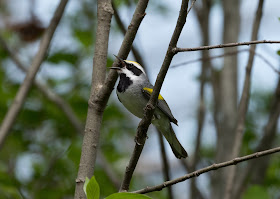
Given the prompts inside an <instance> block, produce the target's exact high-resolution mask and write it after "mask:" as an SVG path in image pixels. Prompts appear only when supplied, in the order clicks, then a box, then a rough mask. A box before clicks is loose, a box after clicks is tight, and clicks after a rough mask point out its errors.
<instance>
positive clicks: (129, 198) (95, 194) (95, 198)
mask: <svg viewBox="0 0 280 199" xmlns="http://www.w3.org/2000/svg"><path fill="white" fill-rule="evenodd" d="M84 192H85V193H86V196H87V199H99V193H100V188H99V184H98V183H97V181H96V179H95V177H94V176H92V178H91V179H90V180H89V179H88V178H86V181H85V184H84ZM149 198H150V197H148V196H145V195H141V194H135V193H114V194H112V195H110V196H108V197H106V199H149Z"/></svg>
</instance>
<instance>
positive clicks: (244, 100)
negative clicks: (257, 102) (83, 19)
mask: <svg viewBox="0 0 280 199" xmlns="http://www.w3.org/2000/svg"><path fill="white" fill-rule="evenodd" d="M263 2H264V0H259V5H258V9H257V12H256V18H255V21H254V25H253V31H252V36H251V39H252V40H256V39H257V37H258V32H259V27H260V23H261V18H262V9H263ZM250 50H251V51H250V54H249V59H248V63H247V66H246V75H245V81H244V85H243V91H242V96H241V100H240V103H239V106H238V113H237V126H236V130H235V138H234V144H233V149H232V154H231V156H230V157H232V158H233V157H237V156H238V155H239V152H240V148H241V145H242V138H243V131H244V129H245V120H246V113H247V110H248V105H249V99H250V88H251V71H252V67H253V63H254V51H255V50H256V45H252V46H251V47H250ZM228 172H229V174H228V179H227V182H226V190H225V199H231V198H232V195H233V194H232V190H233V184H234V179H235V175H236V167H231V168H229V171H228Z"/></svg>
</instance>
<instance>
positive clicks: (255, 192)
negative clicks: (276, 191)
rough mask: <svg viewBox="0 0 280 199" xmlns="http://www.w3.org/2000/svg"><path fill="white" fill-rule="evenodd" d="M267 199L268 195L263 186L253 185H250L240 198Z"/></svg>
mask: <svg viewBox="0 0 280 199" xmlns="http://www.w3.org/2000/svg"><path fill="white" fill-rule="evenodd" d="M251 198H254V199H269V198H270V196H269V194H268V192H267V190H266V189H265V188H264V187H261V186H258V185H254V186H251V187H250V188H249V189H248V190H247V191H246V192H245V194H244V196H243V197H242V199H251Z"/></svg>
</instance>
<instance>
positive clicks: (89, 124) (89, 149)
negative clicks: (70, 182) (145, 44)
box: [74, 0, 114, 199]
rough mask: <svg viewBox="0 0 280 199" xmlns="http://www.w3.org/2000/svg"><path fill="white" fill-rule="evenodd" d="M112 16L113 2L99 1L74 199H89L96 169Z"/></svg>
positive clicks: (108, 0) (109, 0)
mask: <svg viewBox="0 0 280 199" xmlns="http://www.w3.org/2000/svg"><path fill="white" fill-rule="evenodd" d="M113 13H114V11H113V8H112V5H111V0H98V1H97V30H96V42H95V51H94V57H93V70H92V82H91V92H90V98H89V101H88V113H87V120H86V125H85V135H84V139H83V145H82V153H81V159H80V164H79V171H78V176H77V179H76V189H75V196H74V198H75V199H85V198H86V195H85V193H84V190H83V185H84V181H85V178H86V177H88V178H91V176H92V175H93V172H94V168H95V161H96V157H97V148H98V144H99V136H100V128H101V124H102V118H103V112H104V109H105V105H104V103H103V102H101V101H99V99H98V94H97V93H98V92H99V91H100V90H101V88H102V86H103V84H104V82H105V78H106V65H107V53H108V43H109V33H110V27H111V19H112V15H113Z"/></svg>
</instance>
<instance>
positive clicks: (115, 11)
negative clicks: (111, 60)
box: [112, 1, 146, 68]
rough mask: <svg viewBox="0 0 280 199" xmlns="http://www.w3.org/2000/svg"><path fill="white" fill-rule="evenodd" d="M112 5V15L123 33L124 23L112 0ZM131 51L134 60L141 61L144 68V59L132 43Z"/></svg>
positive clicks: (124, 29)
mask: <svg viewBox="0 0 280 199" xmlns="http://www.w3.org/2000/svg"><path fill="white" fill-rule="evenodd" d="M112 6H113V9H114V17H115V19H116V22H117V24H118V26H119V28H120V29H121V31H122V33H123V34H124V35H125V34H126V32H127V29H126V28H125V25H124V23H123V21H122V20H121V17H120V15H119V12H118V9H117V8H116V6H115V3H114V1H113V2H112ZM131 51H132V54H133V56H134V58H135V60H136V61H137V62H138V63H141V66H143V68H146V67H145V63H144V60H143V59H142V56H141V54H140V52H139V51H138V50H137V48H136V47H135V46H134V45H132V46H131Z"/></svg>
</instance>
